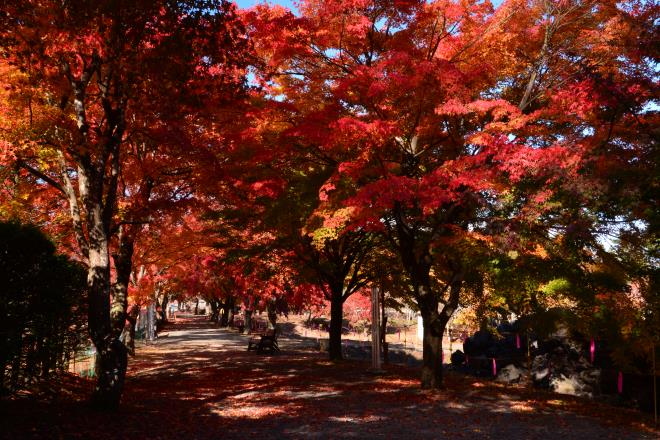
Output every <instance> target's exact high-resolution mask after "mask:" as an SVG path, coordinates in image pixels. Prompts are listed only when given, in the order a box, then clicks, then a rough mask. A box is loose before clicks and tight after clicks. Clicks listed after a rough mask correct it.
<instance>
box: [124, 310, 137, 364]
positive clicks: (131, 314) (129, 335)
mask: <svg viewBox="0 0 660 440" xmlns="http://www.w3.org/2000/svg"><path fill="white" fill-rule="evenodd" d="M139 313H140V306H138V305H137V304H133V305H132V306H131V307H129V309H128V311H127V312H126V325H125V326H124V331H123V333H122V337H121V338H120V339H121V340H122V341H124V345H125V346H126V350H127V352H128V354H130V355H131V356H135V324H136V322H137V317H138V314H139Z"/></svg>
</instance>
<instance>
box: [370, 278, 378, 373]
mask: <svg viewBox="0 0 660 440" xmlns="http://www.w3.org/2000/svg"><path fill="white" fill-rule="evenodd" d="M378 293H379V292H378V287H376V286H372V287H371V367H372V368H373V370H374V371H379V370H380V322H379V321H380V305H379V304H378V302H379V299H380V298H379V294H378Z"/></svg>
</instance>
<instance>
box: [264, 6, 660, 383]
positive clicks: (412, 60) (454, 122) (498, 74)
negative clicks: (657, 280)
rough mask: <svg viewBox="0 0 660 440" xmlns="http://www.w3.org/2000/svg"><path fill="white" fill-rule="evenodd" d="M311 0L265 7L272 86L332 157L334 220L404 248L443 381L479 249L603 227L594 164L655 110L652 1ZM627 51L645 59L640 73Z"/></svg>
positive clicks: (433, 362) (428, 374) (426, 379)
mask: <svg viewBox="0 0 660 440" xmlns="http://www.w3.org/2000/svg"><path fill="white" fill-rule="evenodd" d="M626 8H628V9H626ZM299 11H300V16H299V17H297V16H294V15H293V14H291V13H289V12H287V11H286V10H283V9H281V8H276V7H274V8H267V7H259V8H257V9H256V11H255V12H254V14H255V16H256V17H257V18H255V20H254V21H252V22H251V26H252V27H253V29H254V35H255V37H254V38H255V39H256V40H257V41H258V44H259V46H260V50H261V53H262V54H264V57H265V64H266V65H267V68H268V69H269V70H266V72H267V73H268V74H267V76H266V77H265V79H264V86H265V87H266V88H267V90H268V93H269V94H271V95H272V96H273V97H275V99H276V100H277V101H281V102H283V103H284V104H286V105H288V106H290V108H292V110H290V112H291V113H293V114H294V115H296V116H297V117H298V119H297V120H296V121H294V123H293V125H294V128H293V129H292V131H294V132H295V134H296V135H297V136H299V137H300V138H302V139H304V140H306V143H305V144H304V147H306V148H307V150H306V152H309V154H314V155H315V156H316V157H317V158H319V160H324V159H325V160H327V158H328V157H330V158H331V159H332V164H333V165H334V169H333V172H332V174H331V176H330V177H329V178H328V179H327V181H326V184H325V185H324V187H323V194H322V195H323V197H324V198H325V199H326V200H327V199H332V198H333V197H336V198H338V199H340V200H338V201H336V202H335V204H334V206H335V212H328V213H326V217H327V219H326V222H327V223H328V224H333V223H334V224H336V223H337V222H338V220H339V219H342V220H340V222H342V223H345V222H346V218H347V217H348V218H349V221H350V223H351V226H350V227H349V228H347V230H349V231H350V230H353V231H362V230H372V231H376V232H379V233H380V234H382V236H384V237H385V238H386V239H387V240H388V242H389V243H390V245H391V247H392V249H393V250H395V251H396V252H397V254H398V255H399V257H400V259H401V263H402V265H403V268H404V271H405V275H406V277H407V284H408V286H407V287H408V289H409V293H410V295H411V297H412V298H414V300H415V302H416V304H417V306H418V308H419V310H420V312H421V314H422V318H423V321H424V366H423V369H422V386H423V387H437V386H440V384H441V379H442V376H441V374H442V373H441V372H442V368H441V344H442V334H443V331H444V328H445V326H446V324H447V322H448V320H449V318H450V317H451V315H452V313H453V312H454V310H456V308H457V306H458V304H459V301H460V297H461V292H462V291H464V290H465V289H466V288H467V287H468V284H469V281H470V280H478V279H479V278H480V275H479V273H478V272H479V271H480V270H483V269H481V268H480V267H479V265H477V264H474V260H475V256H476V255H478V254H480V253H483V252H484V250H488V249H490V251H491V252H493V255H494V254H495V251H496V250H497V248H498V247H499V248H504V249H509V250H515V251H519V252H522V253H534V252H536V249H537V245H539V244H547V243H549V242H552V241H553V236H557V235H560V236H561V237H560V240H564V241H565V242H567V243H571V246H574V247H575V248H580V247H581V248H582V249H585V250H587V249H586V248H585V246H586V247H588V246H589V245H588V243H587V242H586V241H579V240H578V238H579V234H578V228H582V229H581V230H582V231H591V232H589V233H590V234H591V235H592V236H593V237H595V236H596V234H597V233H596V230H597V226H598V224H599V222H598V219H597V218H595V219H592V221H591V222H590V223H584V218H583V217H584V215H583V214H584V213H585V212H587V213H588V212H589V211H588V210H585V209H583V206H585V205H588V204H589V203H590V202H591V201H592V199H590V196H591V195H593V194H594V193H595V192H597V191H598V189H599V188H598V183H597V180H596V178H595V177H594V175H593V174H592V173H589V172H588V169H589V167H590V164H591V163H592V161H593V158H594V157H595V155H597V154H599V151H598V150H599V149H601V148H602V146H603V144H605V145H607V144H611V143H612V141H613V138H612V137H611V135H612V132H613V130H612V128H613V127H616V126H619V127H621V128H623V127H624V126H625V124H626V121H627V120H629V119H630V118H640V117H644V118H645V117H646V115H642V111H641V109H642V108H643V106H644V105H645V104H646V103H648V102H649V99H650V97H651V96H652V95H651V90H652V83H651V82H650V81H649V78H650V72H649V66H648V65H646V66H645V65H644V61H643V60H642V58H641V57H640V54H639V53H635V52H634V49H632V47H631V45H630V43H628V41H630V40H629V38H630V37H629V36H627V35H625V31H632V32H633V33H635V34H636V35H639V38H647V39H648V38H649V37H648V34H646V33H645V32H646V31H645V30H643V29H648V25H649V21H648V20H649V18H648V17H650V16H651V15H649V14H652V12H651V11H652V7H650V6H648V5H646V7H645V5H643V4H641V3H639V2H630V4H627V5H624V6H621V5H618V4H617V3H616V2H589V1H587V2H581V1H508V2H504V4H503V5H502V6H500V7H499V8H498V9H497V10H493V8H492V5H491V4H490V3H489V2H477V1H462V2H451V1H434V2H421V1H405V2H403V1H402V2H388V1H324V2H319V1H307V2H302V3H301V5H300V7H299ZM603 28H605V29H607V30H608V32H607V34H608V39H602V38H600V35H601V32H602V31H601V30H602V29H603ZM275 29H276V30H277V31H275ZM624 30H625V31H624ZM268 35H277V36H278V37H277V38H276V39H274V38H269V37H268ZM633 39H634V38H633ZM628 51H632V52H631V53H628ZM622 57H624V58H626V57H631V58H630V60H628V59H626V60H625V61H624V60H622ZM631 60H639V61H637V64H636V65H637V68H638V69H639V71H636V72H634V73H629V72H627V71H626V66H625V65H624V64H627V65H630V64H631ZM633 63H635V61H633ZM615 78H616V79H615ZM615 84H616V85H615ZM594 96H598V97H601V100H594V99H593V97H594ZM598 105H600V106H601V107H598ZM291 144H292V145H294V146H295V145H296V144H295V143H293V142H291ZM614 156H615V157H616V156H617V155H616V154H615V155H614ZM580 225H581V226H580ZM564 228H565V229H564ZM589 228H591V229H589ZM530 230H531V231H534V233H532V234H526V233H525V231H530ZM593 242H594V240H591V241H590V243H593ZM584 255H586V254H584Z"/></svg>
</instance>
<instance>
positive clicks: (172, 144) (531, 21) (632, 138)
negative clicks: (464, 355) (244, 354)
mask: <svg viewBox="0 0 660 440" xmlns="http://www.w3.org/2000/svg"><path fill="white" fill-rule="evenodd" d="M298 12H299V14H298V15H296V14H293V13H292V12H291V11H289V10H287V9H285V8H282V7H277V6H268V5H265V4H260V5H258V6H256V7H254V8H252V9H250V10H247V11H244V12H241V13H240V14H238V13H237V12H236V9H235V6H233V5H231V4H230V3H228V2H225V1H210V2H209V1H201V0H200V1H195V0H186V1H181V2H163V1H161V2H147V1H137V2H134V3H132V4H130V5H125V4H122V3H117V2H100V3H99V4H95V5H92V4H88V3H86V2H81V1H74V2H68V3H66V4H65V5H64V6H62V5H61V4H60V3H57V2H54V1H47V2H32V1H27V2H25V1H8V2H5V4H3V5H2V7H1V8H0V51H1V52H0V53H1V55H2V58H1V59H0V75H2V76H1V78H2V80H0V81H2V84H1V85H2V87H0V111H1V113H0V177H1V178H2V179H3V182H2V183H3V186H2V187H1V188H0V215H2V216H3V217H20V218H22V219H24V220H30V221H34V222H37V223H39V224H41V225H43V226H44V228H45V229H47V230H49V231H50V232H51V233H52V234H53V235H54V236H55V237H56V238H57V242H58V244H59V246H60V247H61V248H63V249H66V250H68V252H69V253H70V254H72V255H73V254H77V255H78V258H79V259H80V260H81V261H83V262H84V263H85V264H87V267H88V288H89V298H90V301H89V327H90V332H91V338H92V341H93V343H94V344H95V346H96V347H97V350H98V353H99V356H98V367H97V372H98V373H99V378H98V386H97V390H96V392H95V400H96V402H97V403H99V404H100V405H102V406H111V407H112V406H116V405H117V404H118V402H119V398H120V396H121V388H122V384H123V377H124V373H125V369H126V362H127V357H126V347H125V346H123V344H122V343H121V342H119V338H120V336H121V334H122V332H125V331H126V329H127V328H130V327H131V325H130V324H131V323H132V321H131V319H134V318H131V315H130V314H128V313H127V310H128V309H127V308H128V304H129V299H128V298H129V296H130V297H131V301H132V302H133V303H135V304H142V303H146V302H150V301H156V302H157V303H158V304H159V306H160V307H161V310H162V311H163V313H164V310H165V308H166V306H167V301H169V298H170V295H171V294H173V293H177V294H179V295H181V298H190V297H196V296H203V297H205V298H206V299H207V300H209V301H210V302H211V304H212V307H213V318H214V319H220V322H221V324H222V325H226V324H228V323H229V320H230V319H231V315H232V313H233V309H234V306H235V305H241V306H243V308H244V310H245V319H246V323H245V324H246V330H247V331H249V330H250V324H249V319H250V318H251V316H252V313H253V312H254V311H262V310H267V311H268V316H269V321H270V324H271V326H274V324H275V320H276V319H277V312H278V311H280V312H285V311H286V310H288V308H289V307H292V308H294V309H300V308H303V307H309V306H313V305H318V304H320V303H322V299H325V300H327V301H329V302H330V318H331V319H330V344H329V345H330V347H329V352H330V353H329V354H330V357H331V359H340V358H341V356H342V353H341V329H342V321H343V313H344V310H343V308H344V304H345V302H346V301H347V299H348V298H349V297H351V295H353V294H354V293H356V292H360V291H362V290H363V289H364V288H365V287H366V286H368V285H369V284H375V285H378V286H383V287H385V289H387V290H388V292H389V293H390V294H392V296H394V297H397V298H402V297H403V300H404V301H407V302H412V303H413V304H414V305H415V306H416V307H417V309H418V310H419V311H420V313H421V315H422V318H423V322H424V341H423V368H422V375H421V384H422V387H424V388H436V387H440V386H441V384H442V365H441V362H442V355H441V353H442V335H443V333H444V331H445V327H446V325H447V323H448V321H449V319H450V318H451V316H452V314H453V313H454V311H455V310H456V309H457V308H458V306H459V304H468V303H471V304H473V305H475V306H476V307H477V308H478V309H479V310H478V311H479V315H480V316H481V317H485V316H486V315H487V314H488V313H492V312H493V311H494V310H495V309H496V308H497V307H507V308H508V311H515V312H516V313H520V314H523V315H527V318H529V320H532V318H534V317H540V316H541V315H542V314H543V313H546V312H548V311H550V309H551V308H553V307H555V306H561V307H564V308H568V309H571V311H572V312H574V313H575V314H576V316H578V317H581V318H583V320H582V323H581V324H582V325H583V327H584V328H585V329H586V328H587V327H588V326H592V327H593V328H591V329H589V331H592V332H596V331H597V330H598V328H599V327H603V326H606V327H608V330H613V331H614V333H615V335H614V336H612V337H613V338H619V339H620V340H624V339H625V340H637V341H642V340H643V342H640V344H648V338H643V337H639V334H638V333H639V332H637V331H633V330H631V329H632V328H635V327H640V328H641V327H644V328H648V329H651V330H649V332H650V333H653V335H654V336H653V338H655V339H653V338H651V339H653V340H654V341H657V337H658V336H657V322H658V316H660V314H659V313H658V304H660V302H659V301H658V295H657V269H656V266H657V264H656V263H657V249H656V241H657V235H656V234H657V218H656V217H657V214H656V213H655V211H656V210H655V206H656V205H657V200H656V197H657V196H656V194H655V193H656V192H657V191H656V190H657V186H658V183H657V175H658V173H657V162H658V161H657V149H656V148H655V145H656V140H655V138H656V137H657V136H656V135H657V133H656V132H655V131H654V130H655V129H654V127H656V126H657V122H658V121H657V98H656V95H657V85H656V83H657V78H656V76H657V74H656V73H655V71H654V69H655V66H657V58H658V54H657V45H656V44H654V43H655V42H656V39H657V36H656V33H655V31H654V26H655V20H656V17H657V12H658V8H657V6H655V5H653V4H652V2H644V1H635V0H629V1H623V2H620V1H613V0H607V1H593V0H507V1H504V2H502V3H501V4H500V5H499V6H498V7H497V8H494V7H493V5H492V4H491V3H490V2H488V1H480V0H460V1H451V0H435V1H422V0H400V1H399V0H397V1H392V0H327V1H320V0H307V1H302V2H301V3H300V5H299V7H298ZM242 22H244V23H245V25H243V24H241V23H242ZM164 60H167V62H164ZM248 65H249V67H248ZM248 71H249V72H250V74H249V75H247V74H246V72H248ZM248 83H249V84H248ZM30 208H32V209H30ZM603 237H610V239H609V243H608V242H606V240H604V238H603ZM386 272H387V273H386ZM631 286H634V287H635V289H637V290H636V292H638V293H639V295H641V297H642V299H643V301H637V302H635V301H632V300H631V301H627V300H624V299H623V297H622V296H621V295H622V294H623V293H624V292H628V293H630V292H631V290H632V289H631ZM361 299H364V298H362V297H356V298H354V301H355V302H359V300H361ZM596 305H597V306H598V307H600V308H599V309H598V310H600V311H602V314H601V316H600V317H598V319H593V320H590V319H587V318H588V316H589V313H591V312H592V311H593V310H594V307H595V306H596ZM135 310H136V309H135V308H134V309H132V311H133V312H135ZM221 310H222V315H220V311H221ZM547 314H548V313H546V315H547ZM612 315H616V316H617V317H618V318H621V319H620V320H612V319H609V318H608V317H611V316H612ZM530 317H532V318H530ZM601 318H602V319H601ZM605 318H608V319H605ZM127 321H128V324H129V325H128V326H127ZM614 321H617V322H614ZM539 322H540V320H539Z"/></svg>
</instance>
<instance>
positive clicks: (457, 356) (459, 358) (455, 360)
mask: <svg viewBox="0 0 660 440" xmlns="http://www.w3.org/2000/svg"><path fill="white" fill-rule="evenodd" d="M464 363H465V354H463V352H462V351H461V350H456V351H455V352H453V353H452V354H451V364H452V365H454V366H459V365H463V364H464Z"/></svg>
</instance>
